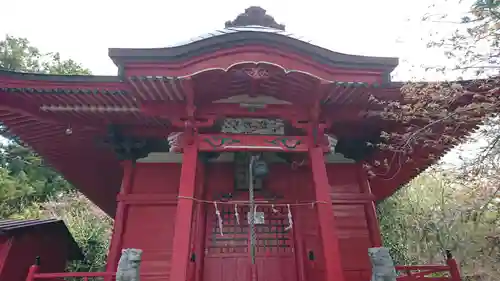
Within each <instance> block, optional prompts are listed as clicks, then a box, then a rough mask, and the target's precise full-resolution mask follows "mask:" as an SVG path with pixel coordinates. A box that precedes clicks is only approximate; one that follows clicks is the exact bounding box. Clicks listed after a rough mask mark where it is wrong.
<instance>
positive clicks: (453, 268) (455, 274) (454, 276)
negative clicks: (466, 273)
mask: <svg viewBox="0 0 500 281" xmlns="http://www.w3.org/2000/svg"><path fill="white" fill-rule="evenodd" d="M446 264H447V265H448V266H449V267H450V275H451V280H453V281H460V280H462V278H461V277H460V270H459V269H458V264H457V261H456V260H455V259H454V258H453V256H452V254H451V252H450V251H446Z"/></svg>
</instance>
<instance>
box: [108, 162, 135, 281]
mask: <svg viewBox="0 0 500 281" xmlns="http://www.w3.org/2000/svg"><path fill="white" fill-rule="evenodd" d="M122 167H123V179H122V186H121V189H120V194H119V195H118V196H123V195H127V194H129V193H130V192H131V190H132V185H133V180H134V168H135V162H134V161H132V160H126V161H123V163H122ZM126 212H127V205H126V203H125V202H123V201H118V205H117V207H116V214H115V221H114V223H113V235H112V239H111V245H110V246H109V254H108V261H107V264H106V272H115V271H116V268H117V266H118V260H119V259H120V255H121V248H122V236H123V229H124V228H125V221H126ZM106 280H111V277H107V279H106Z"/></svg>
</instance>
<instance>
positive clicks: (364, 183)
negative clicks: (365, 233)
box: [358, 164, 382, 247]
mask: <svg viewBox="0 0 500 281" xmlns="http://www.w3.org/2000/svg"><path fill="white" fill-rule="evenodd" d="M358 166H359V168H358V173H359V174H358V175H359V177H358V179H359V184H360V185H361V187H362V190H363V193H365V194H367V195H373V194H372V189H371V187H370V182H369V181H368V177H367V176H366V171H365V170H364V169H363V166H362V165H361V164H360V165H358ZM365 214H366V221H367V223H368V229H369V231H370V241H371V243H372V247H382V234H381V233H380V226H379V223H378V219H377V209H376V208H375V202H374V201H373V200H371V201H369V202H367V203H366V204H365Z"/></svg>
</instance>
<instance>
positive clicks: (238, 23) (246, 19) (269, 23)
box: [225, 6, 285, 31]
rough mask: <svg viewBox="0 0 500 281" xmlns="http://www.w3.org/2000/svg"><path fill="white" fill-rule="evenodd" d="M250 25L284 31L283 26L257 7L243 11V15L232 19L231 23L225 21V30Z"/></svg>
mask: <svg viewBox="0 0 500 281" xmlns="http://www.w3.org/2000/svg"><path fill="white" fill-rule="evenodd" d="M251 25H258V26H263V27H269V28H275V29H279V30H283V31H285V25H284V24H278V23H277V22H276V21H275V20H274V18H273V17H272V16H270V15H268V14H266V10H264V9H263V8H261V7H259V6H251V7H249V8H247V9H245V12H244V13H242V14H239V15H238V16H237V17H236V19H234V20H233V21H227V22H226V24H225V26H226V28H229V27H242V26H251Z"/></svg>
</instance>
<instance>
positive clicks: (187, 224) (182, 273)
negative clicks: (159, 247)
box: [170, 142, 201, 281]
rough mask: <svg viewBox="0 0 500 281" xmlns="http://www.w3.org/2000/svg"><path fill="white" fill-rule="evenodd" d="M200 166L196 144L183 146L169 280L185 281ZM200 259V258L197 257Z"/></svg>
mask: <svg viewBox="0 0 500 281" xmlns="http://www.w3.org/2000/svg"><path fill="white" fill-rule="evenodd" d="M199 164H200V161H198V147H197V145H196V142H194V143H193V144H187V145H185V146H184V153H183V156H182V169H181V179H180V186H179V199H178V201H177V212H176V215H175V225H174V227H175V228H174V240H173V249H172V253H173V255H172V264H171V269H170V280H173V281H186V280H187V277H188V275H187V273H188V266H189V258H190V250H191V249H190V248H191V247H190V238H191V225H192V221H193V206H194V202H193V200H191V199H189V198H194V197H195V191H196V174H197V172H196V170H197V168H198V167H197V166H198V165H199ZM199 258H201V257H199Z"/></svg>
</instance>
